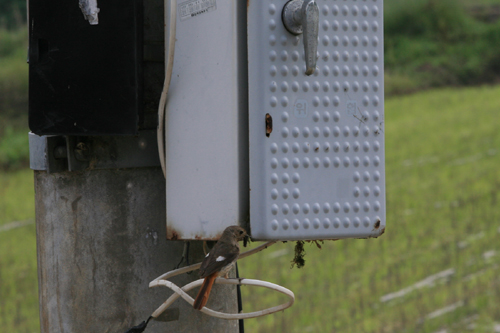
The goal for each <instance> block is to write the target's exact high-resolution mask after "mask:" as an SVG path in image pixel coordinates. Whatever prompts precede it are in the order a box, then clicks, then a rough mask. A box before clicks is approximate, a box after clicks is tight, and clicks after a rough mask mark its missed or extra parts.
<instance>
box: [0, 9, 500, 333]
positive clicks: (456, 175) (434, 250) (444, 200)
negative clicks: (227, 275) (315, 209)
mask: <svg viewBox="0 0 500 333" xmlns="http://www.w3.org/2000/svg"><path fill="white" fill-rule="evenodd" d="M358 1H361V0H358ZM384 7H385V9H384V14H385V84H386V85H385V91H386V110H385V112H386V113H385V114H386V116H385V137H386V182H387V230H386V233H385V234H384V235H383V236H382V237H380V238H379V239H370V240H343V241H337V242H325V243H324V244H323V245H322V249H319V248H317V247H316V245H314V244H308V243H306V246H305V249H306V257H305V259H306V265H305V267H304V268H302V269H300V270H299V269H297V268H294V269H290V261H291V259H292V258H293V243H292V242H288V243H285V244H277V245H275V246H273V247H272V248H270V249H268V250H267V251H264V252H262V253H260V254H258V255H255V256H252V259H251V260H250V259H244V260H241V261H240V263H239V265H240V274H241V275H242V276H244V277H248V278H256V279H263V280H268V281H271V282H274V283H278V284H281V285H283V286H285V287H287V288H289V289H291V290H293V291H294V292H295V295H296V303H295V304H294V305H293V307H291V308H290V309H287V310H286V311H283V312H281V313H277V314H275V315H271V316H266V317H263V318H259V319H251V320H246V321H245V326H246V329H247V331H248V332H431V333H432V332H435V333H445V332H446V333H449V332H500V306H499V303H500V277H499V264H500V252H499V251H500V245H499V242H498V238H499V236H500V211H499V210H498V209H497V206H498V200H499V199H498V198H499V191H500V168H499V165H500V134H499V132H500V131H499V130H498V127H499V126H498V125H497V124H498V123H499V122H498V114H499V112H500V85H498V83H500V0H405V1H401V0H385V1H384ZM27 46H28V43H27V29H26V3H25V1H19V0H0V327H1V330H2V331H4V332H38V331H39V322H38V291H37V272H36V244H35V239H36V232H35V226H34V223H33V221H34V202H33V196H34V191H33V175H32V172H31V171H30V170H29V169H28V137H27V132H28V127H27V106H28V102H27V92H28V66H27V64H26V55H27ZM284 301H285V299H283V298H281V297H280V295H275V294H272V293H271V294H269V293H268V292H266V291H264V290H259V289H257V290H256V289H249V288H245V287H244V288H243V305H244V310H245V311H251V310H255V309H263V308H265V307H268V306H273V305H277V303H281V302H284Z"/></svg>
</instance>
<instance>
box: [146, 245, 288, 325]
mask: <svg viewBox="0 0 500 333" xmlns="http://www.w3.org/2000/svg"><path fill="white" fill-rule="evenodd" d="M274 243H276V242H275V241H273V242H267V243H264V244H262V245H260V246H258V247H256V248H255V249H252V250H249V251H246V252H243V253H242V254H241V255H240V256H239V259H243V258H245V257H248V256H249V255H252V254H255V253H257V252H260V251H262V250H264V249H267V248H268V247H269V246H271V245H273V244H274ZM200 266H201V263H197V264H194V265H191V266H187V267H183V268H179V269H175V270H173V271H170V272H167V273H165V274H163V275H161V276H159V277H157V278H156V279H154V280H153V281H151V282H150V283H149V287H150V288H154V287H158V286H165V287H168V288H170V289H172V290H173V291H174V294H173V295H172V296H170V297H169V298H168V299H167V300H166V301H165V302H164V303H163V304H162V305H161V306H160V307H159V308H158V309H156V310H155V312H153V314H152V315H151V316H152V317H153V318H157V317H158V316H159V315H160V314H161V313H162V312H163V311H165V310H166V309H167V308H168V307H169V306H170V305H172V303H173V302H174V301H175V300H176V299H178V298H179V297H182V298H183V299H184V300H185V301H186V302H188V303H189V304H191V305H192V304H193V302H194V300H193V298H192V297H191V296H189V295H188V294H186V291H189V290H191V289H193V288H195V287H197V286H199V285H201V284H202V283H203V279H199V280H196V281H193V282H191V283H189V284H187V285H185V286H184V287H182V288H180V287H178V286H177V285H175V284H174V283H172V282H170V281H167V280H166V279H168V278H171V277H174V276H176V275H179V274H182V273H186V272H189V271H193V270H195V269H198V268H200ZM215 283H222V284H236V285H249V286H258V287H264V288H269V289H272V290H276V291H278V292H280V293H283V294H285V295H287V296H288V297H290V300H289V301H288V302H287V303H283V304H281V305H278V306H275V307H272V308H268V309H264V310H260V311H255V312H250V313H237V314H230V313H223V312H217V311H214V310H212V309H209V308H207V307H204V308H202V309H201V312H203V313H205V314H207V315H209V316H213V317H217V318H222V319H248V318H255V317H261V316H265V315H268V314H271V313H274V312H278V311H281V310H284V309H286V308H289V307H290V306H292V305H293V302H294V301H295V295H294V293H293V292H292V291H291V290H289V289H287V288H284V287H282V286H279V285H276V284H274V283H270V282H266V281H260V280H251V279H243V278H240V279H238V278H236V279H223V278H217V279H216V280H215Z"/></svg>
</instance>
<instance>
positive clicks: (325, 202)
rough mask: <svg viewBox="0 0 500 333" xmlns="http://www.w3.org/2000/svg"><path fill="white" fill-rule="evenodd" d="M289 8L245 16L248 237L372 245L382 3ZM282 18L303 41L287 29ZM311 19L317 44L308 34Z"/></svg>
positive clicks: (277, 4) (380, 218)
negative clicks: (369, 242) (313, 62)
mask: <svg viewBox="0 0 500 333" xmlns="http://www.w3.org/2000/svg"><path fill="white" fill-rule="evenodd" d="M294 2H297V1H290V2H287V1H279V0H275V1H250V3H249V8H248V66H249V121H250V188H251V191H250V218H251V234H252V237H254V238H256V239H262V240H264V239H279V240H298V239H339V238H351V237H354V238H366V237H377V236H379V235H381V234H382V233H383V232H384V229H385V216H386V214H385V173H384V57H383V50H384V47H383V42H384V39H383V4H382V1H381V0H369V1H368V0H347V1H336V0H329V1H316V4H315V5H311V4H307V3H308V2H309V1H307V0H306V1H304V2H305V3H306V4H304V2H302V1H298V2H299V3H298V4H297V3H295V4H294ZM312 2H313V1H312ZM285 5H289V6H290V7H288V8H287V9H285V10H284V7H285ZM306 6H309V7H306ZM314 6H316V8H314ZM287 11H289V12H288V13H287ZM287 14H288V15H290V17H289V19H291V21H292V22H291V25H293V24H294V23H295V24H298V23H300V21H301V20H302V23H303V26H304V31H303V33H301V34H295V33H296V31H290V30H292V29H293V28H294V27H293V26H292V27H285V25H284V22H283V21H284V20H285V19H286V17H285V16H286V15H287ZM315 15H317V20H318V22H317V35H314V34H313V35H307V33H308V32H310V31H312V30H314V26H312V27H311V25H312V24H314V22H312V23H311V22H310V21H314V19H315V18H314V16H315ZM308 25H309V26H308ZM308 30H309V31H308ZM307 39H309V40H307ZM315 42H316V43H317V49H316V50H314V53H313V54H312V53H310V54H307V52H306V54H305V52H304V47H305V46H306V47H314V43H315ZM311 44H312V46H311ZM311 57H312V58H314V57H316V61H317V62H316V65H315V66H314V68H313V70H312V71H311V72H312V74H311V75H306V71H308V67H309V65H308V66H307V67H306V63H307V61H310V58H311ZM306 60H307V61H306ZM313 60H315V59H313Z"/></svg>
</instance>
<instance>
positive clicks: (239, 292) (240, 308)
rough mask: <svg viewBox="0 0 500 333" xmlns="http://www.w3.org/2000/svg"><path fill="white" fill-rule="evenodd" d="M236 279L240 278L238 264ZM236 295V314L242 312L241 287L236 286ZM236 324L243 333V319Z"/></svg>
mask: <svg viewBox="0 0 500 333" xmlns="http://www.w3.org/2000/svg"><path fill="white" fill-rule="evenodd" d="M236 278H238V279H239V278H240V272H239V271H238V262H236ZM236 295H237V296H238V313H241V311H243V302H242V300H241V285H239V284H237V285H236ZM238 324H239V326H240V333H245V324H244V322H243V319H239V320H238Z"/></svg>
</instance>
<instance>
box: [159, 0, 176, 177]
mask: <svg viewBox="0 0 500 333" xmlns="http://www.w3.org/2000/svg"><path fill="white" fill-rule="evenodd" d="M169 2H170V6H165V8H166V12H165V19H168V20H169V23H170V24H169V28H168V43H166V44H165V55H166V56H167V61H166V64H165V65H166V68H165V81H164V83H163V91H162V92H161V97H160V105H159V106H158V127H157V132H156V134H157V141H158V153H159V155H160V165H161V169H162V171H163V176H165V177H166V169H165V136H164V135H165V108H166V105H167V93H168V89H169V87H170V80H171V79H172V69H173V67H174V52H175V36H176V28H177V0H170V1H169Z"/></svg>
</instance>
